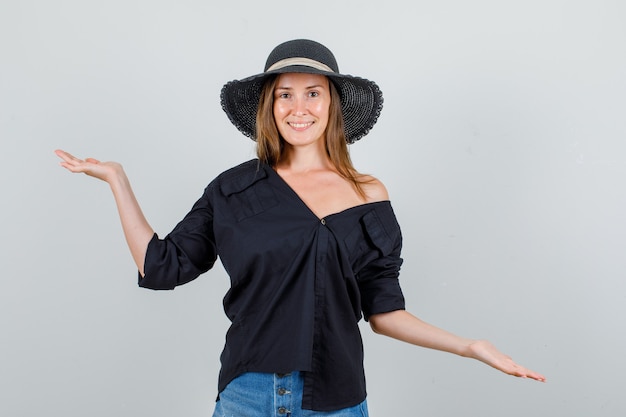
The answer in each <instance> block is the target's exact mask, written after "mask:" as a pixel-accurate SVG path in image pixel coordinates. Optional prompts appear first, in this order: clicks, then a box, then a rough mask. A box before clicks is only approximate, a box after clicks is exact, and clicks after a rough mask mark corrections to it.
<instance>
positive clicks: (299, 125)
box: [289, 123, 311, 129]
mask: <svg viewBox="0 0 626 417" xmlns="http://www.w3.org/2000/svg"><path fill="white" fill-rule="evenodd" d="M289 124H290V125H291V126H292V127H294V128H296V129H302V128H305V127H307V126H310V125H311V123H289Z"/></svg>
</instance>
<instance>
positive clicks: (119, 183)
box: [109, 170, 154, 276]
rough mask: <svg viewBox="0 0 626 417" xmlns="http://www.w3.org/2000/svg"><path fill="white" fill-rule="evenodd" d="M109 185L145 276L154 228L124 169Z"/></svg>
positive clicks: (132, 249) (136, 258) (136, 262)
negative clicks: (142, 208)
mask: <svg viewBox="0 0 626 417" xmlns="http://www.w3.org/2000/svg"><path fill="white" fill-rule="evenodd" d="M109 185H110V187H111V191H112V192H113V196H114V197H115V203H116V205H117V210H118V213H119V216H120V220H121V222H122V229H123V231H124V236H125V238H126V242H127V243H128V247H129V249H130V252H131V255H132V257H133V260H134V261H135V264H137V269H138V270H139V273H140V274H141V275H142V276H143V275H144V260H145V258H146V250H147V248H148V243H149V242H150V239H152V236H153V235H154V230H153V229H152V227H151V226H150V224H148V221H147V220H146V218H145V216H144V214H143V212H142V210H141V207H140V206H139V203H138V202H137V199H136V197H135V193H134V192H133V190H132V187H131V186H130V182H129V181H128V177H127V176H126V174H125V173H124V171H122V170H120V171H118V175H116V176H115V177H114V178H112V179H111V180H110V181H109Z"/></svg>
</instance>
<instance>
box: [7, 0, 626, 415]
mask: <svg viewBox="0 0 626 417" xmlns="http://www.w3.org/2000/svg"><path fill="white" fill-rule="evenodd" d="M625 22H626V7H625V5H624V3H623V2H621V1H619V0H614V1H599V0H595V1H591V0H589V1H583V0H579V1H565V0H562V1H555V0H543V1H534V0H530V1H524V2H522V1H517V2H512V1H495V0H494V1H487V0H477V1H462V0H443V1H421V0H415V1H405V0H403V1H389V0H388V1H378V2H372V1H364V0H358V1H356V0H354V1H337V0H335V1H325V0H320V1H317V2H305V3H302V2H286V1H279V0H268V1H248V2H243V1H233V0H230V1H219V2H210V1H208V0H205V1H193V0H177V1H154V0H153V1H148V0H124V1H122V0H110V1H106V2H104V1H99V2H94V1H79V0H66V1H61V0H57V1H45V0H30V1H29V0H19V1H18V0H14V1H11V0H2V1H1V3H0V63H1V64H0V144H1V148H0V149H1V152H0V161H1V163H0V181H1V183H0V186H1V195H2V204H1V210H2V212H1V213H2V216H1V218H0V219H1V220H0V221H1V231H2V241H1V245H2V248H1V251H0V266H1V272H0V280H1V281H0V282H1V284H2V289H1V290H0V332H1V336H0V337H1V339H0V415H2V416H7V417H14V416H20V417H21V416H28V417H30V416H33V417H34V416H42V415H46V416H64V417H74V416H76V417H78V416H80V417H83V416H90V417H100V416H102V417H105V416H106V417H111V416H116V417H125V416H150V417H160V416H186V417H200V416H209V415H210V414H211V412H212V409H213V400H214V398H215V394H216V392H215V389H216V382H217V374H218V369H219V363H218V357H219V353H220V351H221V349H222V344H223V340H224V332H225V330H226V327H227V324H228V323H227V320H226V318H225V317H224V315H223V312H222V306H221V298H222V296H223V294H224V292H225V291H226V289H227V286H228V280H227V277H226V276H225V274H224V272H223V270H222V268H221V266H219V265H218V266H216V268H215V269H214V270H213V271H211V272H209V273H207V274H206V275H204V276H203V277H201V278H199V279H198V280H196V281H194V282H192V283H190V284H188V285H185V286H183V287H180V288H178V289H176V290H175V291H173V292H154V291H149V290H143V289H139V288H138V287H137V286H136V272H135V267H134V264H133V262H132V259H131V257H130V254H129V253H128V251H127V248H126V245H125V242H124V239H123V235H122V232H121V228H120V227H119V224H118V223H119V222H118V218H117V214H116V211H115V206H114V203H113V199H112V197H111V194H110V191H109V190H108V187H107V186H106V184H104V183H100V182H98V181H96V180H94V179H92V178H88V177H86V176H82V175H81V176H78V175H71V174H69V173H68V172H66V171H65V170H63V169H62V168H60V167H59V166H58V160H57V158H56V156H55V155H54V154H53V150H54V149H56V148H63V149H67V150H68V151H70V152H73V153H75V154H76V155H78V156H81V157H86V156H93V157H96V158H99V159H102V160H108V159H112V160H117V161H120V162H121V163H122V164H123V165H124V166H125V168H126V170H127V173H128V175H129V177H130V179H131V181H132V183H133V185H134V188H135V191H136V194H137V196H138V199H139V200H140V202H141V204H142V206H143V208H144V211H145V213H146V216H147V217H148V219H149V220H150V222H151V224H152V226H153V227H154V228H155V230H157V231H158V232H159V233H160V234H161V235H165V234H166V233H167V232H168V231H169V230H170V229H171V228H172V227H173V226H174V225H175V224H176V222H177V221H178V220H179V219H180V218H181V217H182V216H183V215H184V214H185V213H186V212H187V210H188V209H189V208H190V206H191V204H192V203H193V202H194V201H195V200H196V199H197V198H198V197H199V196H200V194H201V192H202V190H203V188H204V186H205V185H206V184H207V183H208V182H209V181H210V180H211V179H212V178H213V177H214V176H216V175H217V174H218V173H220V172H221V171H223V170H224V169H226V168H229V167H231V166H233V165H235V164H238V163H239V162H242V161H244V160H247V159H250V158H252V157H253V155H254V148H253V143H252V142H251V141H250V140H249V139H247V138H245V137H243V136H242V135H241V134H239V133H238V131H237V130H236V129H234V128H233V127H232V125H230V123H229V121H228V119H227V117H226V116H225V115H224V113H223V112H222V110H221V108H220V105H219V92H220V89H221V87H222V85H223V84H224V83H225V82H227V81H229V80H231V79H235V78H243V77H246V76H248V75H252V74H254V73H257V72H260V71H261V70H262V68H263V64H264V63H265V59H266V57H267V55H268V53H269V52H270V50H271V49H272V48H273V47H274V46H275V45H277V44H278V43H280V42H282V41H284V40H288V39H292V38H299V37H306V38H312V39H315V40H318V41H320V42H322V43H324V44H326V45H327V46H328V47H330V48H331V49H332V50H333V52H334V53H335V55H336V56H337V59H338V61H339V66H340V69H341V70H342V71H343V72H346V73H350V74H355V75H359V76H363V77H366V78H370V79H373V80H375V81H376V82H377V83H378V84H379V85H380V87H381V88H382V90H383V92H384V94H385V108H384V110H383V113H382V115H381V118H380V120H379V123H378V124H377V125H376V127H375V128H374V129H373V130H372V132H371V133H370V134H369V135H368V136H367V137H365V138H364V139H362V140H361V141H360V142H359V143H357V144H356V145H354V146H353V147H351V151H352V156H353V159H354V161H355V164H356V166H357V168H359V169H360V170H361V171H363V172H367V173H371V174H374V175H376V176H377V177H379V178H380V179H381V180H382V181H383V182H384V183H385V184H386V185H387V188H388V189H389V192H390V194H391V198H392V202H393V205H394V208H395V210H396V214H397V215H398V218H399V221H400V223H401V226H402V229H403V234H404V239H405V246H404V252H403V257H404V259H405V263H404V266H403V270H402V285H403V288H404V292H405V295H406V297H407V299H408V308H409V310H411V311H412V312H413V313H415V314H417V315H418V316H421V317H422V318H424V319H426V320H428V321H430V322H432V323H434V324H436V325H439V326H441V327H444V328H446V329H449V330H451V331H453V332H456V333H459V334H461V335H465V336H468V337H481V338H483V337H484V338H488V339H490V340H491V341H493V342H494V343H495V344H496V345H497V346H499V347H500V348H501V349H502V350H503V351H505V352H507V353H509V354H510V355H512V356H513V357H514V358H515V359H516V360H517V361H519V362H520V363H522V364H524V365H527V366H528V367H531V368H533V369H536V370H538V371H540V372H542V373H544V374H546V376H547V377H548V382H547V383H546V384H541V383H536V382H532V381H527V380H521V379H517V378H512V377H509V376H506V375H503V374H500V373H498V372H496V371H494V370H492V369H490V368H489V367H487V366H485V365H483V364H481V363H478V362H475V361H471V360H468V359H463V358H459V357H455V356H452V355H449V354H443V353H439V352H434V351H428V350H424V349H421V348H416V347H413V346H409V345H406V344H402V343H400V342H397V341H394V340H390V339H385V338H383V337H381V336H376V335H374V334H372V332H371V331H370V330H369V329H368V328H367V326H366V325H364V326H363V333H364V339H365V349H366V372H367V375H368V384H369V385H368V387H369V406H370V413H371V415H372V416H373V417H383V416H398V415H400V416H430V417H436V416H442V417H443V416H452V415H466V416H478V417H492V416H493V417H496V416H497V417H500V416H508V417H517V416H528V415H534V416H593V417H601V416H611V417H617V416H623V415H625V413H626V400H625V399H624V382H623V376H624V374H625V372H626V360H625V356H624V352H626V335H625V332H624V321H625V320H624V318H625V317H626V280H625V279H624V278H625V271H626V256H624V249H625V246H626V244H625V243H626V242H625V240H626V187H625V184H624V182H625V181H624V180H625V179H626V118H625V115H626V81H625V80H626V77H625V74H626V24H625Z"/></svg>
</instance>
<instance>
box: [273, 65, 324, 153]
mask: <svg viewBox="0 0 626 417" xmlns="http://www.w3.org/2000/svg"><path fill="white" fill-rule="evenodd" d="M328 83H329V80H328V78H327V77H325V76H323V75H319V74H301V73H287V74H281V75H279V76H278V80H277V82H276V87H275V89H274V120H275V121H276V126H277V128H278V132H279V133H280V134H281V136H282V137H283V139H284V140H285V141H286V142H287V143H288V144H290V145H292V146H303V145H308V144H311V143H315V142H317V141H318V140H319V139H320V138H323V137H324V132H325V131H326V126H327V125H328V114H329V108H330V88H329V84H328ZM322 143H323V141H322Z"/></svg>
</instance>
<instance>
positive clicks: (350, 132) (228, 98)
mask: <svg viewBox="0 0 626 417" xmlns="http://www.w3.org/2000/svg"><path fill="white" fill-rule="evenodd" d="M288 72H300V73H309V74H321V75H325V76H327V77H328V78H329V79H330V80H331V81H332V82H333V83H334V85H335V86H336V87H337V90H338V92H339V96H340V98H341V111H342V114H343V119H344V125H345V134H346V141H347V142H348V143H354V142H356V141H357V140H359V139H361V138H362V137H363V136H365V135H366V134H367V133H368V132H369V131H370V129H371V128H372V127H373V126H374V124H375V123H376V121H377V120H378V116H379V115H380V112H381V110H382V108H383V94H382V92H381V91H380V88H378V85H376V83H375V82H373V81H370V80H367V79H365V78H360V77H356V76H353V75H347V74H341V73H339V67H338V65H337V60H336V59H335V56H334V55H333V53H332V52H331V51H330V50H329V49H328V48H326V47H325V46H324V45H322V44H320V43H318V42H315V41H311V40H308V39H295V40H291V41H287V42H284V43H282V44H280V45H278V46H277V47H276V48H274V50H273V51H272V52H271V53H270V55H269V57H268V58H267V62H266V63H265V69H264V71H263V72H262V73H260V74H256V75H253V76H251V77H248V78H244V79H242V80H234V81H230V82H228V83H226V84H225V85H224V87H223V88H222V92H221V102H222V108H223V109H224V111H225V112H226V114H227V115H228V118H229V119H230V121H231V122H232V123H233V124H234V125H235V127H236V128H237V129H239V130H240V131H241V132H242V133H243V134H244V135H246V136H248V137H249V138H251V139H253V140H256V135H255V131H256V113H257V108H258V106H259V99H260V97H261V89H262V88H263V84H264V83H265V81H266V80H267V78H268V77H270V76H272V75H275V74H283V73H288Z"/></svg>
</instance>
